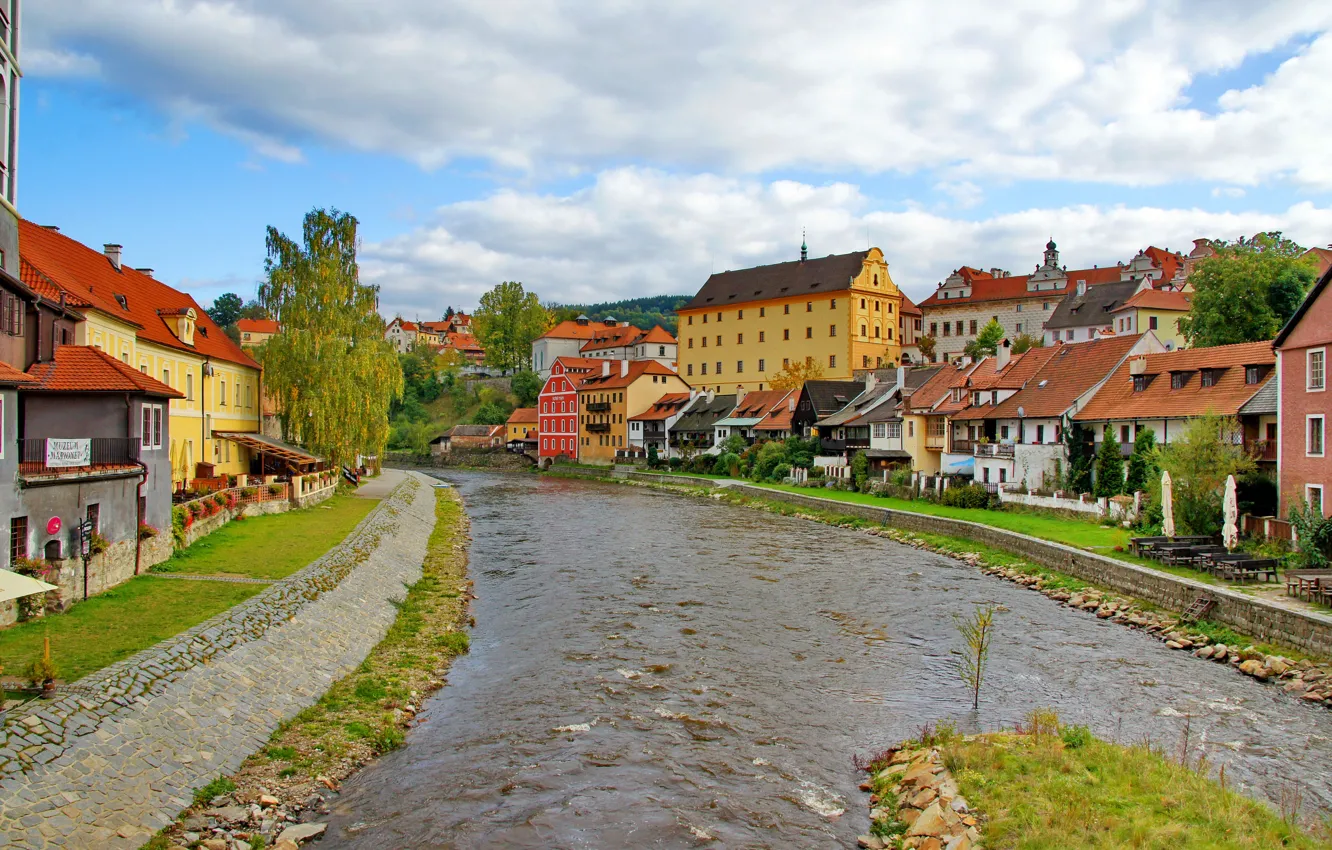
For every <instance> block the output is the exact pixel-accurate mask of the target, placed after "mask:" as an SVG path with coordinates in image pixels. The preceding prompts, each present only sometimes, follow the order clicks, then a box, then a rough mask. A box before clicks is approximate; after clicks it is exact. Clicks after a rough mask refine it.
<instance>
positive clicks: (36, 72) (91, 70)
mask: <svg viewBox="0 0 1332 850" xmlns="http://www.w3.org/2000/svg"><path fill="white" fill-rule="evenodd" d="M23 70H24V73H27V74H31V75H33V76H37V77H95V76H97V75H98V73H99V72H100V71H101V66H100V65H99V64H98V62H97V60H96V59H95V58H93V57H92V56H88V55H86V54H82V53H75V52H73V51H70V50H59V49H57V50H48V49H43V48H39V47H38V48H29V49H27V50H24V51H23Z"/></svg>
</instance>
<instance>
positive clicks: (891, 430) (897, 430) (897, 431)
mask: <svg viewBox="0 0 1332 850" xmlns="http://www.w3.org/2000/svg"><path fill="white" fill-rule="evenodd" d="M888 439H890V440H900V439H902V423H901V422H889V423H888Z"/></svg>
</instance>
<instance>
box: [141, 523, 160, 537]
mask: <svg viewBox="0 0 1332 850" xmlns="http://www.w3.org/2000/svg"><path fill="white" fill-rule="evenodd" d="M156 536H157V528H156V527H154V526H151V525H149V524H148V523H146V522H141V523H139V539H140V540H152V539H153V538H154V537H156Z"/></svg>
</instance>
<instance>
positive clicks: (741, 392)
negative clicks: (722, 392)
mask: <svg viewBox="0 0 1332 850" xmlns="http://www.w3.org/2000/svg"><path fill="white" fill-rule="evenodd" d="M747 395H749V390H747V389H745V388H744V387H742V386H737V387H736V388H735V406H736V407H739V406H740V405H741V403H743V402H744V400H745V396H747Z"/></svg>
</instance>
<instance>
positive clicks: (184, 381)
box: [19, 221, 262, 482]
mask: <svg viewBox="0 0 1332 850" xmlns="http://www.w3.org/2000/svg"><path fill="white" fill-rule="evenodd" d="M19 244H20V245H21V249H20V250H21V251H22V254H23V259H24V260H26V261H28V263H29V264H30V265H31V266H32V267H33V268H34V269H36V271H37V273H38V275H39V277H40V283H41V284H42V286H44V287H50V290H51V292H52V293H59V294H60V295H63V297H64V299H65V302H66V303H67V304H69V305H70V306H72V307H75V308H77V309H78V310H79V311H80V312H81V313H82V314H83V316H84V320H83V321H81V322H79V323H78V325H77V326H76V328H75V334H74V336H75V338H74V339H73V340H72V342H73V343H74V344H76V345H90V346H92V347H94V348H98V349H101V350H102V351H105V352H106V353H108V354H110V355H112V356H113V357H116V358H118V359H119V360H121V361H122V362H125V363H128V364H130V365H131V366H135V367H136V368H138V370H139V371H140V372H143V373H144V374H146V375H152V376H153V377H154V378H157V379H159V380H161V381H162V382H163V383H165V384H168V385H169V386H171V387H173V388H174V389H177V390H179V391H180V392H182V393H184V395H185V397H184V398H183V399H172V400H171V409H170V426H171V427H170V434H171V477H172V480H173V481H176V482H179V481H184V480H187V479H190V478H196V477H199V472H200V471H204V472H206V471H207V467H204V468H203V469H202V470H201V469H200V466H199V465H200V464H201V463H202V464H211V465H212V469H213V474H214V475H236V474H241V473H248V472H249V471H250V452H249V450H248V449H247V448H245V447H244V446H241V445H239V444H235V443H232V442H231V441H229V440H225V439H221V438H219V437H216V436H215V432H216V433H223V432H240V433H257V432H258V431H259V430H260V428H259V426H260V398H261V393H262V387H261V382H260V379H261V373H260V370H259V366H258V364H257V363H255V362H254V360H252V359H251V358H250V356H249V355H248V354H246V353H245V352H244V351H243V350H241V347H240V346H238V345H237V344H236V343H234V342H232V341H231V339H230V338H228V337H227V335H226V334H225V333H223V332H222V329H221V328H219V327H218V326H217V325H216V324H215V323H214V322H213V320H212V319H210V318H209V317H208V314H207V313H205V312H204V311H203V309H202V308H201V307H199V305H198V304H197V303H195V301H194V299H193V298H191V297H190V296H189V295H187V294H186V293H184V292H180V291H179V290H176V289H173V288H171V287H169V286H167V285H166V284H164V283H162V282H161V281H159V280H156V279H155V278H153V276H152V270H151V269H134V268H131V267H129V266H126V265H124V264H123V263H122V262H121V247H120V246H119V245H106V246H105V248H104V250H103V251H95V250H93V249H92V248H89V247H88V246H86V245H84V244H82V243H80V242H77V241H75V240H73V239H70V238H69V237H67V236H64V235H62V234H60V233H59V232H58V231H56V230H54V229H52V228H48V227H41V226H39V225H35V224H32V223H30V222H27V221H20V224H19Z"/></svg>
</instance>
